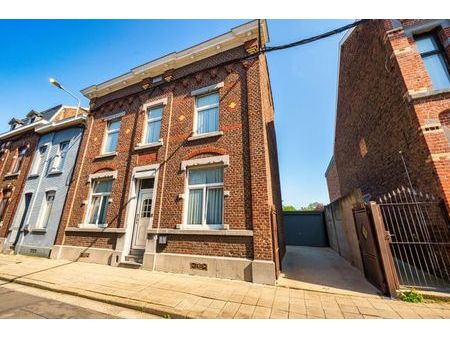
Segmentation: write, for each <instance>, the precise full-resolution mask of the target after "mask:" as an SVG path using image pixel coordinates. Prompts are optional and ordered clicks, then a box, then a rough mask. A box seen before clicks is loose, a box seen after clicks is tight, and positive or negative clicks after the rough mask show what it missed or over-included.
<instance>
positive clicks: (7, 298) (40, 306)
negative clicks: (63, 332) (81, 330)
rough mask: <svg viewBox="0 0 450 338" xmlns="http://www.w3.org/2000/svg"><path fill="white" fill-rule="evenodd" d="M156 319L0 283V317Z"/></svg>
mask: <svg viewBox="0 0 450 338" xmlns="http://www.w3.org/2000/svg"><path fill="white" fill-rule="evenodd" d="M46 318H48V319H70V318H77V319H120V318H137V319H158V318H160V317H157V316H154V315H150V314H147V313H144V312H140V311H134V310H130V309H125V308H121V307H118V306H114V305H109V304H104V303H100V302H95V301H91V300H88V299H85V298H79V297H75V296H70V295H62V294H58V293H54V292H51V291H45V290H39V289H36V288H31V287H27V286H23V285H17V284H3V285H1V286H0V319H46Z"/></svg>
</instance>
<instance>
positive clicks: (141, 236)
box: [51, 21, 284, 284]
mask: <svg viewBox="0 0 450 338" xmlns="http://www.w3.org/2000/svg"><path fill="white" fill-rule="evenodd" d="M258 31H259V30H258V21H251V22H248V23H246V24H244V25H241V26H238V27H235V28H233V29H231V30H230V31H229V32H228V33H225V34H223V35H220V36H218V37H215V38H213V39H210V40H208V41H206V42H203V43H201V44H198V45H196V46H193V47H191V48H188V49H186V50H183V51H180V52H175V53H172V54H169V55H166V56H163V57H161V58H159V59H156V60H153V61H150V62H148V63H146V64H144V65H142V66H139V67H136V68H133V69H132V70H131V71H129V72H128V73H126V74H123V75H121V76H118V77H116V78H114V79H111V80H108V81H106V82H104V83H101V84H99V85H94V86H91V87H88V88H86V89H84V90H83V91H82V93H83V94H84V95H85V96H86V97H87V98H89V99H90V102H91V109H90V116H89V120H88V127H87V130H86V132H85V135H84V137H83V140H82V144H81V149H80V156H79V158H78V162H77V164H76V168H75V173H74V182H73V184H72V185H71V187H70V190H69V194H68V198H67V202H66V206H65V210H64V213H63V216H62V220H61V225H60V229H59V232H58V235H57V240H56V244H55V246H54V248H53V251H52V255H51V257H53V258H63V259H69V260H79V261H87V262H96V263H101V264H110V265H114V266H116V265H121V266H130V267H142V268H145V269H150V270H159V271H168V272H179V273H189V274H197V275H204V276H212V277H222V278H231V279H240V280H247V281H254V282H259V283H268V284H273V283H274V282H275V279H276V277H277V275H278V272H279V270H280V259H281V257H282V255H283V254H284V244H283V238H282V233H281V227H280V225H281V196H280V185H279V175H278V163H277V149H276V139H275V129H274V111H273V103H272V97H271V89H270V81H269V74H268V69H267V63H266V59H265V56H264V55H259V54H258V53H256V52H257V51H258V37H259V34H258ZM260 36H261V40H262V44H265V43H266V42H267V41H268V32H267V26H266V23H265V21H261V30H260Z"/></svg>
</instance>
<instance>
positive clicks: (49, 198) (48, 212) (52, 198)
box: [38, 191, 55, 229]
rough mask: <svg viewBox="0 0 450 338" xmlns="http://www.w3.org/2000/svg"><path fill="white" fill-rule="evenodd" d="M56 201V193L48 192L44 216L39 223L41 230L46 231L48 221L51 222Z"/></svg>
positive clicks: (43, 211)
mask: <svg viewBox="0 0 450 338" xmlns="http://www.w3.org/2000/svg"><path fill="white" fill-rule="evenodd" d="M54 201H55V191H47V193H46V194H45V201H44V205H43V208H42V216H41V219H40V221H39V226H38V227H39V228H40V229H46V228H47V225H48V221H49V220H50V215H51V213H52V209H53V203H54Z"/></svg>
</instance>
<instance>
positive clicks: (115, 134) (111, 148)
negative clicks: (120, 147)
mask: <svg viewBox="0 0 450 338" xmlns="http://www.w3.org/2000/svg"><path fill="white" fill-rule="evenodd" d="M119 131H120V120H113V121H109V122H108V125H107V126H106V140H105V145H104V148H103V153H104V154H109V153H114V152H115V151H116V148H117V143H118V142H119Z"/></svg>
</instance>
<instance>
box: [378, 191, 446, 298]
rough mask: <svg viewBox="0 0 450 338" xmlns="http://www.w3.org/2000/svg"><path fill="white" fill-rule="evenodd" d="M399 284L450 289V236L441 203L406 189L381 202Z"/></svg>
mask: <svg viewBox="0 0 450 338" xmlns="http://www.w3.org/2000/svg"><path fill="white" fill-rule="evenodd" d="M378 205H379V206H380V210H381V213H382V216H383V221H384V222H383V223H384V226H385V230H386V231H387V234H388V235H389V236H390V241H389V242H390V248H391V253H392V256H393V260H394V264H395V268H396V270H397V275H398V279H399V283H400V285H402V286H406V287H416V288H421V289H429V290H443V291H449V290H450V274H449V272H450V259H449V256H450V234H449V222H448V214H447V212H446V209H445V206H444V204H443V202H442V201H440V200H437V199H435V198H434V197H432V196H430V195H427V194H422V193H417V192H416V191H414V190H412V189H409V188H404V187H402V188H401V189H397V190H395V191H393V192H391V193H388V194H386V195H385V196H383V197H381V198H380V199H379V201H378Z"/></svg>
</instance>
